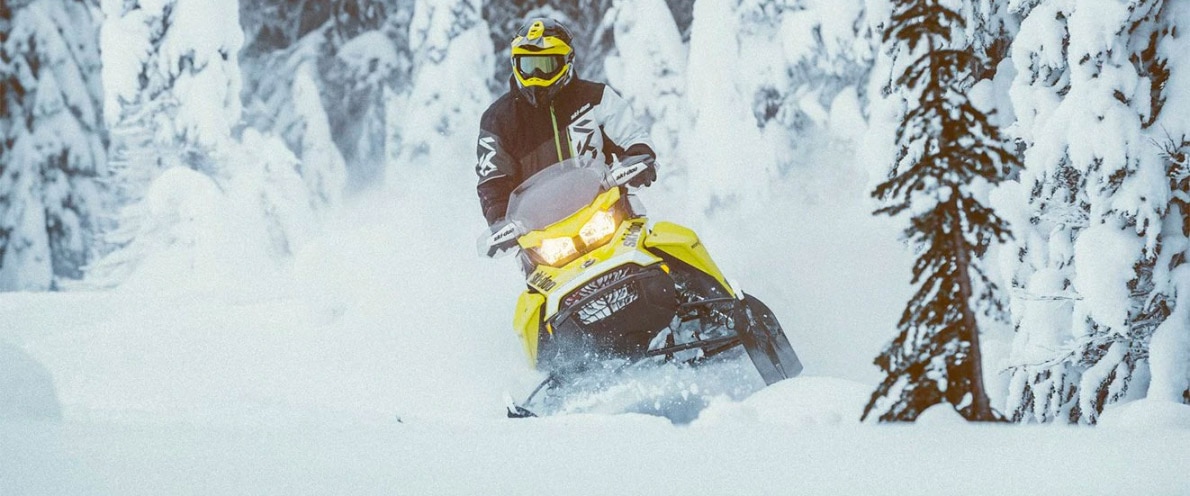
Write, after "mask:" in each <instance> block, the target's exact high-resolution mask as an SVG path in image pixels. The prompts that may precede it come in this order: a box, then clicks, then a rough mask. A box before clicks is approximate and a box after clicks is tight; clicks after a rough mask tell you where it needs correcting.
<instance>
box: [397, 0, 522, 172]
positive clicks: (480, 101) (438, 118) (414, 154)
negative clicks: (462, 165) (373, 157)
mask: <svg viewBox="0 0 1190 496" xmlns="http://www.w3.org/2000/svg"><path fill="white" fill-rule="evenodd" d="M480 12H481V2H479V1H478V0H418V1H417V2H416V3H415V5H414V10H413V18H412V19H411V21H410V24H409V38H408V39H409V40H410V43H411V46H410V49H411V51H412V55H413V70H412V74H411V83H410V90H409V93H408V95H407V96H406V97H404V98H402V99H401V101H400V108H399V109H398V111H399V112H401V116H402V120H401V122H400V123H399V124H398V130H397V132H398V133H399V135H400V141H399V142H398V143H397V153H396V160H394V161H393V162H392V163H391V164H390V167H396V168H401V167H428V166H436V165H440V164H432V163H429V162H427V157H430V156H434V155H433V152H434V151H436V150H438V151H441V150H450V151H449V152H448V153H458V152H459V151H461V150H469V149H470V146H471V145H472V144H473V143H472V140H473V139H474V137H473V136H472V135H471V132H472V130H474V129H478V128H477V127H476V126H477V118H478V116H479V115H481V114H482V113H483V109H484V108H485V107H486V106H487V105H488V104H490V103H491V101H492V93H491V91H490V90H489V88H488V86H487V84H486V82H485V81H484V80H482V79H481V78H478V77H476V74H475V70H476V68H477V67H491V64H492V60H491V59H492V51H491V46H490V45H489V43H490V42H491V36H490V35H489V33H488V28H487V25H486V24H485V23H484V22H483V19H482V18H481V17H480ZM504 57H505V60H507V57H508V53H507V48H506V49H505V55H504ZM506 70H508V69H506ZM461 139H465V140H466V141H461ZM464 143H467V144H466V145H464ZM460 157H461V156H460ZM460 160H465V161H467V162H470V161H471V160H472V158H471V157H467V158H465V159H463V158H460ZM457 170H460V171H461V170H469V169H457ZM390 177H392V178H393V179H398V178H400V177H402V176H401V174H400V173H396V174H392V175H390ZM394 184H395V182H394Z"/></svg>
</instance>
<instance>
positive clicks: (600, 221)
mask: <svg viewBox="0 0 1190 496" xmlns="http://www.w3.org/2000/svg"><path fill="white" fill-rule="evenodd" d="M615 232H616V216H615V215H612V213H611V212H610V211H607V210H602V211H599V212H596V213H595V215H594V216H592V217H591V220H589V221H587V223H586V224H583V228H582V229H581V230H579V232H578V235H579V237H581V238H583V244H585V245H587V246H591V247H594V246H598V245H599V244H600V243H602V242H604V241H606V240H607V238H608V236H611V235H612V234H615Z"/></svg>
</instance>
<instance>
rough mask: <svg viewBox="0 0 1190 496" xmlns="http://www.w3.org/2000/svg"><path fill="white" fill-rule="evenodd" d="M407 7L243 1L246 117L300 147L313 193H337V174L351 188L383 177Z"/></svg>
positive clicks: (406, 66)
mask: <svg viewBox="0 0 1190 496" xmlns="http://www.w3.org/2000/svg"><path fill="white" fill-rule="evenodd" d="M412 11H413V3H412V2H407V1H398V0H335V1H333V2H314V1H307V2H277V1H276V0H248V1H244V2H242V3H241V14H242V15H243V17H244V23H245V32H246V33H247V34H248V44H247V46H246V48H245V51H244V63H243V66H244V75H245V90H244V94H243V97H244V101H245V109H246V112H245V113H246V120H247V121H248V122H249V123H250V124H251V125H252V126H253V127H256V128H257V129H261V130H264V131H270V132H273V133H276V134H278V135H280V136H282V137H283V138H284V139H285V141H286V143H287V144H288V145H289V147H290V148H291V149H293V150H295V151H297V152H298V154H299V156H300V158H301V160H302V162H301V168H302V176H303V177H304V178H306V180H307V182H308V183H310V185H311V187H312V188H315V189H312V191H311V192H312V193H313V195H314V198H315V199H324V200H325V199H332V198H337V197H339V196H340V194H341V193H342V192H341V191H338V190H337V189H342V186H343V185H342V184H339V183H340V182H341V180H340V179H337V178H339V177H340V176H342V177H343V178H345V179H346V180H347V181H348V182H349V183H350V187H351V188H352V189H360V188H363V187H366V186H368V185H369V184H373V183H374V182H375V180H376V179H378V178H379V175H380V173H381V167H380V166H381V165H382V164H383V163H384V162H385V160H386V158H387V157H386V155H388V151H389V150H388V149H389V148H390V146H389V141H392V140H393V139H394V137H393V136H391V135H392V134H394V128H395V127H396V126H395V123H393V122H390V118H389V115H388V112H387V110H388V108H389V107H390V106H391V100H392V99H393V96H394V95H398V96H399V95H402V94H404V93H407V92H408V90H409V80H408V79H409V78H408V73H409V70H410V65H411V60H410V53H409V43H408V30H409V20H410V18H411V16H412ZM311 84H312V86H311ZM311 89H313V90H315V91H310V90H311ZM322 121H326V124H325V126H328V127H329V131H330V132H329V133H326V134H325V136H324V135H323V133H322V132H321V131H320V130H321V129H322V128H323V126H324V125H323V124H322ZM308 152H311V153H313V155H311V156H307V153H308ZM317 177H321V178H324V179H327V180H318V179H314V178H317ZM336 185H337V186H336ZM332 203H333V202H332ZM323 206H325V205H323Z"/></svg>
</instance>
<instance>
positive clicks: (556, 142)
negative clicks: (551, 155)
mask: <svg viewBox="0 0 1190 496" xmlns="http://www.w3.org/2000/svg"><path fill="white" fill-rule="evenodd" d="M550 122H553V123H554V147H555V148H556V149H557V150H558V161H559V162H561V161H563V160H566V157H563V156H562V137H561V136H560V131H559V130H558V118H557V117H556V116H554V104H552V103H551V104H550Z"/></svg>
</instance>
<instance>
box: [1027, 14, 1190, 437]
mask: <svg viewBox="0 0 1190 496" xmlns="http://www.w3.org/2000/svg"><path fill="white" fill-rule="evenodd" d="M1162 6H1163V2H1162V1H1161V0H1120V1H1115V0H1113V1H1105V2H1096V3H1095V5H1085V4H1077V3H1070V2H1061V1H1051V0H1041V1H1033V2H1027V3H1022V4H1021V5H1020V6H1019V7H1020V8H1021V10H1020V12H1021V13H1022V14H1023V15H1024V16H1025V17H1024V20H1023V21H1022V22H1021V30H1020V33H1019V35H1018V36H1017V38H1016V40H1015V41H1014V43H1013V47H1012V53H1013V55H1012V58H1013V62H1014V64H1015V65H1016V69H1017V73H1018V76H1017V80H1016V81H1015V82H1014V84H1013V89H1012V99H1013V102H1014V106H1015V107H1016V108H1017V116H1018V119H1019V122H1018V125H1017V126H1016V127H1017V129H1018V134H1019V135H1020V138H1021V140H1022V141H1023V142H1024V143H1025V144H1026V145H1028V146H1029V148H1028V150H1027V151H1026V152H1025V156H1024V166H1025V169H1024V171H1023V173H1022V176H1021V180H1020V186H1019V187H1016V189H1017V196H1018V198H1019V199H1020V201H1022V202H1025V203H1026V204H1027V205H1028V208H1027V209H1026V212H1024V213H1023V214H1022V215H1019V216H1016V219H1015V220H1014V225H1015V226H1016V227H1017V228H1018V229H1020V234H1021V236H1020V241H1019V245H1018V246H1017V253H1018V261H1017V264H1016V267H1015V268H1013V269H1012V275H1011V277H1012V280H1013V286H1014V287H1017V288H1019V289H1020V291H1019V294H1017V295H1015V296H1014V303H1013V307H1014V314H1015V315H1014V318H1015V321H1016V322H1017V331H1018V333H1017V337H1016V339H1015V342H1014V344H1013V356H1012V362H1013V363H1014V366H1013V368H1012V370H1013V376H1012V382H1011V386H1010V391H1009V397H1008V410H1009V411H1010V412H1011V416H1012V418H1014V419H1016V420H1021V421H1031V420H1036V421H1052V420H1066V421H1078V422H1084V423H1094V422H1095V421H1096V419H1097V417H1098V415H1099V413H1100V412H1102V411H1103V409H1104V407H1106V406H1107V405H1109V404H1111V403H1113V402H1117V401H1121V400H1126V399H1129V398H1133V397H1137V396H1139V395H1141V394H1143V390H1138V389H1137V388H1135V387H1134V386H1135V385H1136V384H1137V383H1138V381H1137V379H1138V378H1141V377H1143V376H1144V375H1145V371H1144V369H1145V368H1147V365H1146V360H1147V355H1148V350H1147V348H1148V342H1149V340H1150V337H1151V336H1152V334H1153V332H1154V330H1155V329H1156V327H1157V326H1158V325H1159V324H1160V323H1161V322H1162V321H1163V320H1165V319H1166V317H1167V316H1168V315H1169V305H1168V304H1167V299H1166V298H1165V296H1163V294H1165V293H1167V289H1165V288H1167V287H1168V285H1167V281H1168V273H1169V263H1170V261H1171V259H1169V258H1168V257H1167V255H1166V254H1163V247H1162V246H1163V244H1164V242H1163V240H1162V236H1163V235H1162V232H1163V231H1166V232H1168V230H1164V229H1163V225H1165V224H1166V222H1165V217H1166V215H1167V212H1169V211H1170V210H1169V201H1170V195H1171V192H1170V184H1169V180H1168V179H1167V171H1166V170H1164V169H1165V167H1163V163H1162V160H1161V159H1160V157H1159V150H1158V149H1157V148H1156V147H1154V146H1153V145H1152V142H1153V137H1152V136H1151V134H1152V131H1151V130H1150V129H1149V128H1150V127H1151V126H1152V124H1153V122H1154V120H1155V119H1157V118H1158V117H1159V115H1160V114H1161V113H1162V110H1161V98H1160V95H1161V92H1160V91H1159V90H1160V86H1159V85H1155V84H1154V83H1155V82H1158V81H1160V80H1162V79H1164V78H1165V76H1163V75H1162V72H1163V71H1164V69H1163V65H1164V64H1163V63H1162V62H1161V61H1160V60H1158V59H1157V57H1156V56H1155V54H1156V53H1157V52H1158V51H1157V43H1158V41H1159V40H1161V39H1163V36H1162V34H1161V31H1162V30H1163V29H1167V28H1164V27H1162V24H1161V23H1160V22H1158V19H1159V18H1160V16H1161V14H1160V13H1161V9H1162ZM1154 96H1157V98H1154ZM1170 241H1173V239H1172V238H1171V239H1170ZM1174 245H1176V243H1174V244H1171V245H1170V246H1174ZM1141 383H1142V384H1143V382H1141Z"/></svg>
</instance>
